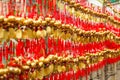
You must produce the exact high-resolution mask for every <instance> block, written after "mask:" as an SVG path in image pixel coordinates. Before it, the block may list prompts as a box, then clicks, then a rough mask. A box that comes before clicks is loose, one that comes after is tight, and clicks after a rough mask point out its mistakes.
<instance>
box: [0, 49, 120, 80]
mask: <svg viewBox="0 0 120 80" xmlns="http://www.w3.org/2000/svg"><path fill="white" fill-rule="evenodd" d="M119 56H120V51H119V50H116V51H115V50H107V49H106V50H104V51H101V52H98V53H96V54H92V53H89V54H86V55H85V56H78V57H73V56H71V55H68V56H66V57H65V56H57V55H49V56H48V57H46V58H44V57H40V58H39V59H34V60H29V59H28V60H27V59H25V58H24V57H14V58H13V59H12V60H11V61H10V62H9V63H8V64H7V67H4V68H1V69H0V78H1V79H4V78H6V77H7V75H10V74H13V75H14V74H16V75H19V74H24V72H25V71H27V72H28V73H30V74H29V79H36V78H38V79H43V77H45V76H48V75H51V74H52V73H61V72H67V71H69V70H70V69H73V70H74V71H75V72H77V70H79V69H80V70H82V69H86V68H87V67H89V66H92V65H94V64H97V63H99V62H101V61H103V60H105V59H109V58H117V57H119ZM31 69H32V70H34V71H32V72H30V70H31Z"/></svg>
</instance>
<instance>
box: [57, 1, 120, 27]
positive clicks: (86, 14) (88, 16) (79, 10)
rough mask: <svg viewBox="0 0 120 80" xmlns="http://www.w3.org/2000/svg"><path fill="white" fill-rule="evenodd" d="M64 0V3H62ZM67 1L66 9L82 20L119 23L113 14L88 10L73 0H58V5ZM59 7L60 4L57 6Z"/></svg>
mask: <svg viewBox="0 0 120 80" xmlns="http://www.w3.org/2000/svg"><path fill="white" fill-rule="evenodd" d="M63 2H64V3H63ZM66 3H67V7H66V10H67V11H68V12H69V13H70V14H72V15H75V17H78V18H80V19H82V20H87V21H90V22H91V21H92V22H109V23H110V24H113V25H117V27H118V25H120V22H119V21H118V20H115V19H114V17H113V16H110V15H109V14H108V13H99V12H97V11H93V10H90V9H88V8H84V7H82V6H81V5H80V3H76V2H75V1H73V0H62V1H59V5H62V6H64V5H65V4H66ZM59 5H58V7H59V8H61V6H59Z"/></svg>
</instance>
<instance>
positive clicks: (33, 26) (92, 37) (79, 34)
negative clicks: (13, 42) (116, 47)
mask: <svg viewBox="0 0 120 80" xmlns="http://www.w3.org/2000/svg"><path fill="white" fill-rule="evenodd" d="M0 23H1V24H5V23H6V24H7V25H1V27H0V41H2V40H9V39H11V38H13V39H33V38H41V37H42V38H45V37H46V36H49V37H54V38H55V39H58V38H62V39H64V40H72V41H74V42H80V43H88V42H99V41H105V40H113V41H115V42H116V43H120V42H119V41H120V38H119V37H117V36H116V35H115V34H113V33H111V32H110V31H100V32H96V31H84V30H81V29H78V28H77V27H76V26H73V25H72V24H63V23H61V22H60V21H57V20H55V19H54V18H50V17H46V18H45V19H42V18H39V19H38V20H33V19H30V18H28V19H24V18H20V17H19V18H18V17H14V16H9V17H8V18H4V17H3V16H0ZM11 24H12V26H11ZM16 24H17V25H16ZM8 25H9V26H8ZM6 26H7V28H6ZM19 26H20V27H19Z"/></svg>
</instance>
